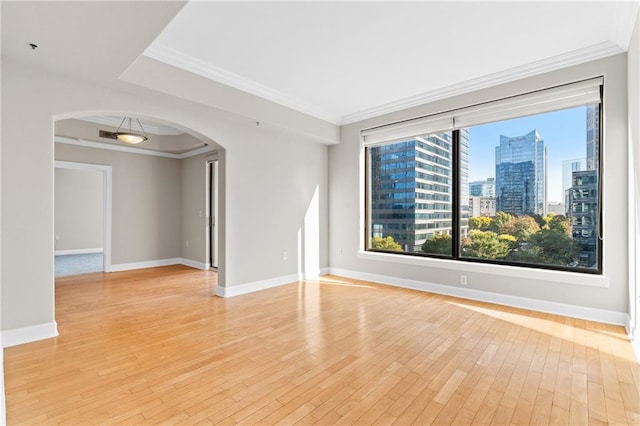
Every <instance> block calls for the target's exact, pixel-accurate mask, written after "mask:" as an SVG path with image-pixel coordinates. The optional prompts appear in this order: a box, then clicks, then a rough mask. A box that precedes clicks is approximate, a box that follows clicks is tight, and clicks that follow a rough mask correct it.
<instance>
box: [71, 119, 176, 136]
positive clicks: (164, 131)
mask: <svg viewBox="0 0 640 426" xmlns="http://www.w3.org/2000/svg"><path fill="white" fill-rule="evenodd" d="M122 119H123V117H112V116H107V115H91V116H86V117H79V118H76V120H82V121H89V122H91V123H96V124H104V125H105V126H111V127H116V128H117V127H119V126H120V124H121V123H122ZM140 121H141V122H142V125H143V126H144V130H145V131H146V132H147V133H151V134H153V135H159V136H177V135H181V134H183V133H184V132H183V131H182V130H179V129H176V128H174V127H171V126H164V125H162V124H158V123H149V122H146V121H145V120H144V119H140ZM132 127H133V126H132ZM136 127H137V125H136Z"/></svg>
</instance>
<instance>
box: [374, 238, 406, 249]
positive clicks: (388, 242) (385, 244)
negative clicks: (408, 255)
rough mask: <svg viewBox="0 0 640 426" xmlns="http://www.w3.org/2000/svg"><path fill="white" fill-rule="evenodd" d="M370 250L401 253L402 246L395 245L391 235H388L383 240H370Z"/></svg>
mask: <svg viewBox="0 0 640 426" xmlns="http://www.w3.org/2000/svg"><path fill="white" fill-rule="evenodd" d="M371 248H373V249H377V250H387V251H402V246H400V244H398V243H396V241H395V240H394V239H393V237H392V236H391V235H388V236H386V237H384V238H382V237H373V238H372V239H371Z"/></svg>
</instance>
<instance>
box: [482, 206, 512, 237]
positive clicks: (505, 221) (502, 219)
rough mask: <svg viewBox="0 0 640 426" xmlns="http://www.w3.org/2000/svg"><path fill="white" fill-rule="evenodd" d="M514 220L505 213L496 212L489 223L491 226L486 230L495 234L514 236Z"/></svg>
mask: <svg viewBox="0 0 640 426" xmlns="http://www.w3.org/2000/svg"><path fill="white" fill-rule="evenodd" d="M515 224H516V218H515V217H514V216H513V215H510V214H509V213H505V212H497V213H496V215H495V216H494V217H493V220H492V221H491V225H490V226H489V228H488V230H489V231H493V232H495V233H496V234H498V235H500V234H509V235H515V233H516V229H515Z"/></svg>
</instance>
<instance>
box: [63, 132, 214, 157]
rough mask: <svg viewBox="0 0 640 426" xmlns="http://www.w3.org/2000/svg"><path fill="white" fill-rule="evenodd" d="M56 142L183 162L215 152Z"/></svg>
mask: <svg viewBox="0 0 640 426" xmlns="http://www.w3.org/2000/svg"><path fill="white" fill-rule="evenodd" d="M54 141H55V142H56V143H62V144H66V145H75V146H83V147H86V148H96V149H106V150H108V151H119V152H128V153H130V154H142V155H149V156H152V157H164V158H173V159H176V160H183V159H185V158H189V157H195V156H196V155H200V154H204V153H207V152H212V151H215V148H214V147H212V146H208V145H207V146H203V147H201V148H197V149H194V150H193V151H188V152H183V153H182V154H173V153H169V152H162V151H156V150H152V149H142V148H135V147H132V146H124V145H114V144H108V143H102V142H94V141H88V140H86V139H79V138H68V137H65V136H56V137H55V138H54Z"/></svg>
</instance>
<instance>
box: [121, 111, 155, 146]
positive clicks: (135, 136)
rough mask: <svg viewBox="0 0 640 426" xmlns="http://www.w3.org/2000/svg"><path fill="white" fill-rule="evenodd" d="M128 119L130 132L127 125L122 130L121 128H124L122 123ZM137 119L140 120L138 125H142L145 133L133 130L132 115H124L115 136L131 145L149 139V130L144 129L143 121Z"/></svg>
mask: <svg viewBox="0 0 640 426" xmlns="http://www.w3.org/2000/svg"><path fill="white" fill-rule="evenodd" d="M127 120H128V121H129V131H128V132H127V131H126V126H125V129H123V130H122V131H120V129H121V128H122V125H123V124H125V122H126V121H127ZM136 121H137V122H138V126H140V129H142V133H144V135H141V134H140V133H135V132H133V130H132V129H131V117H124V118H123V119H122V122H121V123H120V125H119V126H118V129H117V130H116V131H115V133H114V135H115V137H116V138H117V139H118V140H119V141H120V142H124V143H127V144H129V145H136V144H139V143H140V142H144V141H146V140H147V139H149V138H148V137H147V132H145V131H144V127H142V123H141V122H140V120H139V119H137V118H136Z"/></svg>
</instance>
